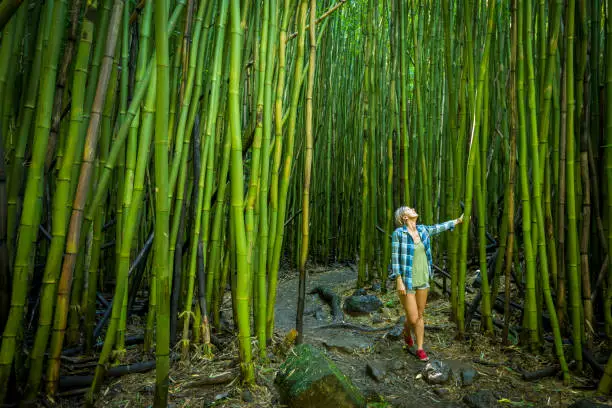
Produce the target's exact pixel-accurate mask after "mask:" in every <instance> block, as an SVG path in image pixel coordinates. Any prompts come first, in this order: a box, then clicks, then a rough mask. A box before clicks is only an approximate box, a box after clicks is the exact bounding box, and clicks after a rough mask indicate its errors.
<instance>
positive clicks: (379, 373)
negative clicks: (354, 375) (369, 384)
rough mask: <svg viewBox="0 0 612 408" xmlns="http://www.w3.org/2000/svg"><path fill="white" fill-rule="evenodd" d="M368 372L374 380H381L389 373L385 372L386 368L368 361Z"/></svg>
mask: <svg viewBox="0 0 612 408" xmlns="http://www.w3.org/2000/svg"><path fill="white" fill-rule="evenodd" d="M366 374H367V375H369V376H370V377H372V378H373V379H374V380H376V381H378V382H381V381H382V380H384V378H385V375H386V374H387V373H385V370H383V369H382V368H380V367H378V366H377V365H376V364H373V363H368V364H367V365H366Z"/></svg>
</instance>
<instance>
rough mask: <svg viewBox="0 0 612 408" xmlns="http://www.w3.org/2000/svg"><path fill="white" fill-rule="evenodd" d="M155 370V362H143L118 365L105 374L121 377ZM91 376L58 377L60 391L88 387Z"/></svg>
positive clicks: (91, 379) (91, 380)
mask: <svg viewBox="0 0 612 408" xmlns="http://www.w3.org/2000/svg"><path fill="white" fill-rule="evenodd" d="M154 368H155V361H154V360H151V361H145V362H143V363H136V364H127V365H120V366H116V367H111V368H110V369H109V370H108V371H107V372H106V374H107V375H108V376H109V377H121V376H123V375H126V374H136V373H144V372H147V371H150V370H152V369H154ZM93 378H94V376H93V375H70V376H63V377H60V381H59V387H60V389H70V388H77V387H78V388H83V387H88V386H90V385H91V383H92V382H93Z"/></svg>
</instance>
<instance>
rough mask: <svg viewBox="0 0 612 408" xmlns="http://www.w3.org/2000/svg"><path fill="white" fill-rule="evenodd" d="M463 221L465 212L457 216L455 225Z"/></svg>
mask: <svg viewBox="0 0 612 408" xmlns="http://www.w3.org/2000/svg"><path fill="white" fill-rule="evenodd" d="M462 223H463V214H461V217H459V218H457V219H456V220H455V225H459V224H462Z"/></svg>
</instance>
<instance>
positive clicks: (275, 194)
mask: <svg viewBox="0 0 612 408" xmlns="http://www.w3.org/2000/svg"><path fill="white" fill-rule="evenodd" d="M288 25H289V0H285V3H284V6H283V17H282V20H281V29H280V34H279V48H278V81H277V88H276V100H275V110H274V115H275V138H274V162H273V166H272V179H271V183H270V207H271V213H270V242H269V244H268V251H269V252H268V253H269V258H268V296H267V299H268V304H267V305H266V310H267V314H266V337H267V338H268V339H271V338H272V336H273V334H274V304H275V303H276V286H277V283H278V281H277V279H278V261H275V259H276V258H275V256H276V246H277V243H276V240H277V239H278V238H277V235H278V234H277V230H278V229H279V227H280V226H282V225H283V223H284V218H285V209H284V208H282V207H281V203H280V201H281V200H280V199H279V198H280V197H279V195H280V196H282V195H281V194H279V182H278V181H279V176H280V166H281V160H282V148H283V94H284V92H285V75H286V55H285V52H286V39H287V27H288ZM287 151H288V154H289V155H292V154H293V140H291V149H288V150H287ZM289 167H291V163H289ZM281 208H282V215H281ZM279 220H280V222H279ZM281 245H282V243H281ZM278 259H280V256H279V258H278Z"/></svg>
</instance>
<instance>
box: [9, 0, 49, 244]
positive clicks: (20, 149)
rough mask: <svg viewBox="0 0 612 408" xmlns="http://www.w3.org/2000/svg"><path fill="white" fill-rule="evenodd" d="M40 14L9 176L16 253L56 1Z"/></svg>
mask: <svg viewBox="0 0 612 408" xmlns="http://www.w3.org/2000/svg"><path fill="white" fill-rule="evenodd" d="M42 7H43V11H42V12H41V16H40V22H39V25H40V28H39V30H38V33H37V36H36V48H35V51H34V57H33V61H32V67H31V70H30V75H29V81H28V83H27V84H28V86H27V91H26V92H25V96H24V98H23V105H22V107H21V110H20V113H19V129H18V131H17V143H16V145H15V152H14V155H13V165H12V168H11V171H10V174H9V177H8V197H7V244H8V250H9V254H14V253H15V246H14V242H15V237H16V236H17V227H18V221H19V220H18V218H17V213H18V207H19V192H20V190H21V187H22V184H23V176H24V175H25V172H24V171H23V166H24V159H25V153H26V148H27V145H28V141H29V140H30V130H31V127H32V119H33V118H34V114H35V109H36V103H37V99H38V88H39V82H40V75H41V66H42V64H43V55H44V51H43V50H46V48H45V47H43V43H44V40H45V35H46V33H48V31H49V27H50V25H51V21H52V18H53V2H52V1H51V2H47V3H45V5H44V6H42Z"/></svg>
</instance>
